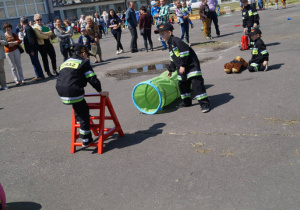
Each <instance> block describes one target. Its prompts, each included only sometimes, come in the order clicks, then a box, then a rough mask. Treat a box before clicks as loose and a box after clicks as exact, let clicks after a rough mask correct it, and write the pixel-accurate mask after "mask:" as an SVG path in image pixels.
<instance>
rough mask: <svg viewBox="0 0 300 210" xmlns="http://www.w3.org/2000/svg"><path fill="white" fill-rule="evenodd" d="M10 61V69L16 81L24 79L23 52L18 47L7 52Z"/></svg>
mask: <svg viewBox="0 0 300 210" xmlns="http://www.w3.org/2000/svg"><path fill="white" fill-rule="evenodd" d="M5 55H6V58H7V60H8V63H9V65H10V69H11V72H12V75H13V77H14V80H15V82H16V83H19V82H22V81H24V77H23V70H22V66H21V53H20V51H19V50H18V49H16V50H14V51H12V52H9V53H5Z"/></svg>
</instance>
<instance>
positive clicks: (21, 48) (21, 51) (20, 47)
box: [17, 44, 24, 54]
mask: <svg viewBox="0 0 300 210" xmlns="http://www.w3.org/2000/svg"><path fill="white" fill-rule="evenodd" d="M17 48H18V49H19V51H20V53H21V54H22V53H24V49H23V47H22V46H20V45H19V44H18V45H17Z"/></svg>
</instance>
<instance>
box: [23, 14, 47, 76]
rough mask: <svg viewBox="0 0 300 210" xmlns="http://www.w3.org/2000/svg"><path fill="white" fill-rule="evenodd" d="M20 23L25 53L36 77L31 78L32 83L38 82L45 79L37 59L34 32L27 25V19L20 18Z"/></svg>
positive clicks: (36, 44)
mask: <svg viewBox="0 0 300 210" xmlns="http://www.w3.org/2000/svg"><path fill="white" fill-rule="evenodd" d="M20 23H21V26H22V28H23V29H24V34H25V36H24V46H25V51H26V53H27V54H28V55H29V57H30V60H31V63H32V65H33V69H34V71H35V75H36V77H35V78H33V79H32V80H33V81H38V80H42V79H45V76H44V73H43V69H42V67H41V64H40V61H39V57H38V43H37V37H36V34H35V32H34V30H33V29H32V28H31V26H30V25H28V19H27V17H22V18H21V19H20Z"/></svg>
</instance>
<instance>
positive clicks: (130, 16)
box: [125, 1, 138, 53]
mask: <svg viewBox="0 0 300 210" xmlns="http://www.w3.org/2000/svg"><path fill="white" fill-rule="evenodd" d="M125 19H126V21H127V25H128V28H129V31H130V34H131V43H130V49H131V53H135V52H138V47H137V39H138V35H137V31H136V27H137V19H136V14H135V11H134V2H133V1H131V2H129V7H128V9H127V11H126V17H125Z"/></svg>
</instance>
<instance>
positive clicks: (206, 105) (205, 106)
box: [200, 103, 210, 113]
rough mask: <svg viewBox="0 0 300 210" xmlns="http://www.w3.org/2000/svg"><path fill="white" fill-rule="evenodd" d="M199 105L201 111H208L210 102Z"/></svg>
mask: <svg viewBox="0 0 300 210" xmlns="http://www.w3.org/2000/svg"><path fill="white" fill-rule="evenodd" d="M200 106H201V111H202V112H203V113H206V112H209V110H210V108H209V107H210V104H209V103H203V104H201V105H200Z"/></svg>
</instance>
